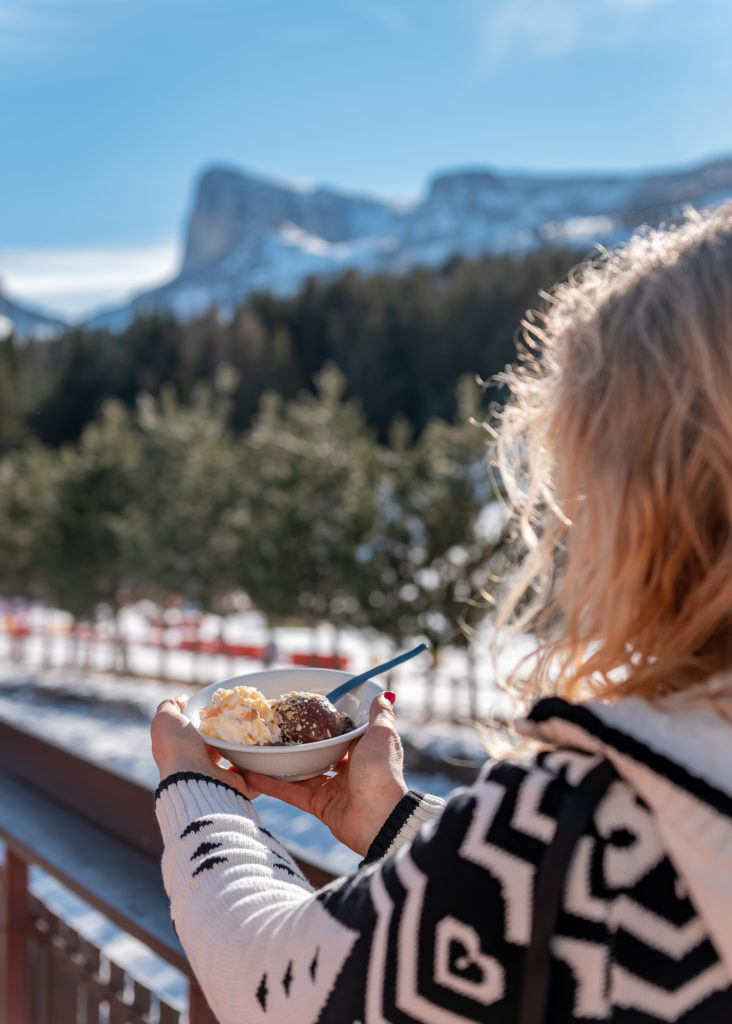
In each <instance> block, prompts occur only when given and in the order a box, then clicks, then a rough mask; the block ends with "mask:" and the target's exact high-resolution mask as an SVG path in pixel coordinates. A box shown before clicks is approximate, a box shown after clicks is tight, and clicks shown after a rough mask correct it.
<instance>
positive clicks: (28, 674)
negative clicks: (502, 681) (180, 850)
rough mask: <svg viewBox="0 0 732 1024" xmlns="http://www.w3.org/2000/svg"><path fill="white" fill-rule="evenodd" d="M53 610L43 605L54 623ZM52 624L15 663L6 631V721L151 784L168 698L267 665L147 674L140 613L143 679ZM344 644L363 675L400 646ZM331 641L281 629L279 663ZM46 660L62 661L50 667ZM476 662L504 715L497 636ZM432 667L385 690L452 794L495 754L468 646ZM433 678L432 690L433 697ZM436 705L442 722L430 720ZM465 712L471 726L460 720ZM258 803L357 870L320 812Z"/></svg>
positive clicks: (331, 862)
mask: <svg viewBox="0 0 732 1024" xmlns="http://www.w3.org/2000/svg"><path fill="white" fill-rule="evenodd" d="M49 614H50V613H48V612H47V611H45V610H44V613H43V617H44V624H45V625H48V622H49V619H48V617H49ZM53 622H54V623H55V627H56V628H55V632H54V636H53V642H52V644H51V645H50V646H48V645H44V644H42V642H41V641H40V639H39V638H38V637H35V636H30V637H29V638H28V640H27V641H26V642H25V645H24V648H23V651H22V656H23V661H22V662H21V663H19V662H17V661H11V659H10V656H11V646H10V640H9V638H8V637H7V636H6V635H5V634H2V633H0V718H2V719H5V720H6V721H8V722H10V723H12V724H14V725H16V726H18V727H20V728H22V729H26V730H27V731H29V732H31V733H34V734H36V735H39V736H41V737H43V738H44V739H46V740H50V741H51V742H53V743H56V744H58V745H59V746H62V747H64V748H66V749H69V750H72V751H73V752H74V753H76V754H77V755H78V756H80V757H83V758H86V759H89V760H92V761H95V762H97V763H100V764H103V765H104V766H105V767H107V768H109V769H111V770H113V771H116V772H118V773H119V774H122V775H125V776H127V777H130V778H132V779H134V780H135V781H137V782H139V783H141V784H142V785H145V786H149V788H150V790H151V791H152V790H153V789H154V787H155V785H156V784H157V771H156V768H155V764H154V762H153V760H152V755H151V753H150V744H149V723H150V719H151V718H152V716H153V714H154V712H155V708H156V707H157V705H158V703H159V702H160V701H161V700H162V699H163V698H164V697H166V696H172V695H175V694H178V693H181V692H192V690H194V689H195V688H196V686H197V685H200V684H201V683H208V682H210V681H213V680H216V679H227V678H230V677H231V676H232V675H236V674H245V673H248V672H254V671H258V670H259V669H261V668H263V667H264V666H263V665H262V664H261V663H258V662H254V661H244V660H243V659H239V660H236V661H233V662H232V661H231V660H229V659H224V658H222V657H220V656H215V655H211V656H208V657H200V656H199V658H198V661H197V662H196V661H195V660H194V656H193V655H192V654H190V653H189V652H185V651H170V652H168V654H167V656H166V665H165V668H166V671H167V673H168V675H169V676H171V677H173V676H175V677H177V678H176V681H167V682H163V681H160V680H157V679H154V678H150V677H149V676H146V675H145V673H146V672H147V673H151V674H156V673H157V671H158V669H159V665H160V659H159V652H158V651H156V650H155V649H153V648H150V647H145V646H143V645H142V644H141V643H140V641H141V640H142V637H143V635H144V633H143V630H144V623H143V621H142V620H141V618H140V617H139V616H136V617H135V616H130V618H129V621H128V622H127V623H126V628H127V631H128V632H129V634H130V635H131V637H132V638H133V644H132V646H131V649H130V667H131V668H132V669H133V670H134V671H135V673H139V675H135V676H113V675H110V674H109V673H108V672H107V673H105V672H104V671H101V670H102V669H104V668H107V669H108V668H109V667H111V665H112V664H113V660H114V649H113V646H112V644H111V642H107V643H102V644H99V645H96V649H95V650H94V651H93V662H92V666H93V667H91V668H87V669H85V670H83V671H82V670H80V669H72V668H68V667H64V664H63V663H64V662H65V661H68V659H69V653H70V639H69V636H68V633H67V632H66V629H67V628H68V627H67V626H64V620H63V619H62V618H59V617H58V615H55V617H54V618H53ZM205 630H208V632H209V633H210V634H211V636H212V637H213V636H217V635H223V636H225V637H226V639H227V640H229V641H230V642H239V643H248V642H252V643H260V644H261V643H262V641H263V633H262V627H261V622H258V621H257V620H256V619H255V618H253V617H252V616H247V615H244V616H238V617H235V616H232V617H230V618H228V619H226V620H217V619H214V618H213V617H210V620H208V621H206V622H204V631H205ZM338 639H339V652H340V653H342V654H343V655H345V656H346V657H347V659H348V669H349V671H353V672H359V671H362V670H364V669H366V668H368V667H369V666H373V665H374V664H376V663H378V662H380V661H382V660H385V659H386V658H388V657H390V656H391V655H392V654H393V653H394V652H393V649H392V648H391V647H390V646H389V645H388V644H386V643H385V642H384V641H381V642H378V641H367V640H365V639H364V638H363V637H362V636H360V635H359V634H357V633H342V634H340V636H339V638H338ZM332 642H333V633H332V631H331V630H328V629H327V628H323V629H321V630H318V631H309V630H307V631H306V630H298V629H291V630H284V629H283V630H279V631H278V633H277V644H278V649H279V658H280V664H283V665H284V664H287V663H288V657H289V654H290V653H291V652H293V651H303V650H304V651H310V652H312V651H315V652H318V653H331V650H332ZM44 658H45V659H46V663H49V662H50V665H51V667H42V663H43V660H44ZM476 660H477V662H478V672H477V675H478V682H479V691H478V709H479V712H480V714H481V716H487V715H489V714H498V715H501V714H505V713H506V711H507V710H508V703H507V700H506V698H505V696H504V695H503V694H502V693H501V691H499V690H498V689H497V687H496V685H495V682H494V679H493V675H492V672H491V669H490V658H489V651H488V638H486V637H484V638H481V639H480V640H479V642H478V644H477V659H476ZM427 664H428V659H427V656H423V657H421V658H417V659H415V661H413V662H409V663H408V664H406V665H404V666H400V667H399V668H398V669H396V670H394V671H393V672H392V673H390V674H389V675H388V676H385V677H384V678H383V685H384V688H385V689H386V688H389V689H392V690H394V691H395V692H396V694H397V702H396V713H397V722H398V724H399V728H400V731H401V732H402V736H403V739H404V740H405V744H407V745H411V746H412V747H413V748H414V749H415V750H418V751H420V752H422V753H425V754H427V755H428V762H429V763H431V764H432V765H433V766H434V765H435V764H437V763H439V762H440V760H442V762H443V763H444V765H445V770H444V771H431V772H429V773H425V772H421V771H420V772H417V771H410V772H408V775H407V782H408V784H409V785H410V786H411V787H412V788H414V789H419V790H422V791H424V792H431V793H435V794H437V795H440V796H447V795H449V793H450V792H452V791H453V790H454V789H455V788H457V786H458V785H459V784H460V783H459V782H458V781H457V780H456V776H455V773H454V772H452V774H451V772H450V769H451V766H452V765H455V764H459V765H463V766H466V765H467V766H475V768H476V770H477V767H478V766H479V764H480V763H481V762H482V761H483V760H484V758H485V752H484V750H483V747H482V745H481V740H480V737H479V735H478V733H477V732H476V730H475V729H474V728H473V727H472V726H471V725H470V724H468V718H469V711H470V699H469V693H468V689H467V684H466V680H467V665H466V659H465V654H464V652H463V651H461V650H457V649H454V650H448V651H446V652H445V653H444V654H442V655H441V658H440V661H439V664H438V667H437V669H436V671H435V672H434V673H433V675H432V677H431V678H430V681H429V683H428V682H427V679H428V676H427V673H426V668H427ZM181 680H182V681H181ZM192 680H196V681H197V684H196V683H193V682H192ZM428 685H429V686H431V687H433V692H432V694H431V699H430V700H429V701H427V691H426V687H427V686H428ZM428 705H429V706H430V707H431V708H432V716H433V717H432V719H431V720H430V721H425V720H424V713H425V708H426V707H427V706H428ZM455 718H457V719H459V720H461V721H459V722H455V721H454V719H455ZM420 763H422V762H420ZM256 806H257V809H258V811H259V813H260V816H261V818H262V821H263V823H264V824H265V825H266V827H267V828H269V829H270V831H272V832H273V833H275V834H276V835H278V836H280V838H281V839H282V840H283V841H284V842H285V844H286V845H287V846H288V848H289V849H290V850H291V851H292V852H293V853H294V854H295V855H296V856H302V857H303V858H305V859H307V860H309V861H311V862H314V863H316V864H319V865H322V866H323V867H325V868H326V869H327V870H329V871H331V872H333V873H334V874H347V873H348V872H350V871H353V870H354V869H355V868H356V866H357V864H358V861H359V857H358V855H357V854H355V853H353V852H352V851H350V850H348V849H347V848H346V847H344V846H342V845H341V844H340V843H338V842H337V841H336V840H335V839H334V838H333V837H332V836H331V834H330V832H329V831H328V829H327V828H325V826H324V825H322V824H321V823H320V822H318V821H317V820H316V819H315V818H313V817H311V816H310V815H307V814H305V813H303V812H300V811H298V810H296V809H295V808H292V807H289V806H287V805H285V804H282V803H280V802H278V801H276V800H273V799H271V798H269V797H264V796H262V797H259V798H257V802H256ZM31 886H32V889H33V891H34V892H35V893H36V894H37V895H38V896H39V898H41V899H43V900H44V902H46V903H47V905H49V906H50V907H51V909H52V910H53V911H54V912H55V913H58V914H59V915H60V916H62V917H64V918H65V919H66V920H68V921H69V923H70V925H71V926H72V927H73V928H75V929H77V930H78V931H79V932H80V933H81V934H83V935H85V936H86V937H87V938H89V939H90V940H91V941H92V942H94V943H95V944H97V945H98V946H99V947H100V948H101V949H102V951H103V953H104V954H105V955H107V956H108V957H110V958H111V959H113V960H114V961H115V962H117V963H119V964H121V965H122V966H124V967H125V968H127V969H128V970H130V971H131V972H132V973H133V975H134V976H135V977H138V978H139V979H140V980H141V981H142V982H143V983H144V984H146V985H148V986H150V987H151V988H152V989H153V991H155V992H156V993H158V994H159V995H160V996H161V997H163V998H166V999H167V1000H168V1001H170V1002H171V1003H173V1004H174V1005H177V1006H179V1007H183V1006H185V1003H186V999H187V984H186V979H185V978H184V976H183V975H182V974H180V972H178V971H177V970H175V969H174V968H173V967H171V966H170V965H169V964H166V963H165V962H164V961H162V960H161V959H160V958H159V957H157V956H156V955H155V954H153V953H152V952H151V951H150V950H149V949H147V947H145V946H144V945H143V944H142V943H140V942H138V941H137V940H136V939H134V938H132V937H131V936H129V935H126V934H124V933H122V932H120V930H119V929H118V928H117V927H116V926H115V925H113V924H112V923H111V922H109V921H108V920H106V919H105V918H104V917H103V916H102V915H100V914H99V913H97V912H96V911H95V910H93V909H92V908H90V907H88V906H87V905H86V904H85V903H84V902H83V901H82V900H80V899H79V898H78V897H76V896H75V895H74V894H73V893H71V892H69V891H68V890H67V889H65V888H64V887H63V886H61V885H60V884H59V883H58V882H56V881H55V879H52V878H50V877H49V876H48V875H45V874H43V872H41V871H39V870H38V869H34V870H33V871H32V873H31Z"/></svg>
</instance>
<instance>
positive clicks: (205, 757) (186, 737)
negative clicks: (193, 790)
mask: <svg viewBox="0 0 732 1024" xmlns="http://www.w3.org/2000/svg"><path fill="white" fill-rule="evenodd" d="M187 702H188V698H187V697H185V696H179V697H175V698H173V699H169V700H164V701H162V703H161V704H159V705H158V709H157V712H156V714H155V717H154V718H153V720H152V724H151V726H150V737H151V739H152V753H153V757H154V758H155V763H156V764H157V766H158V771H159V772H160V781H161V782H162V781H163V779H166V778H167V777H168V776H169V775H174V774H176V772H198V773H199V774H200V775H208V776H209V777H210V778H212V779H218V780H219V781H220V782H225V783H226V784H227V785H228V786H231V787H232V788H233V789H238V790H239V792H240V793H243V794H244V796H246V797H249V799H250V800H251V799H253V798H254V797H255V796H257V790H255V789H253V788H252V786H248V785H247V783H246V782H245V781H244V779H243V778H242V776H241V775H240V774H239V772H238V771H237V770H236V769H235V768H233V767H231V768H224V767H222V765H221V764H220V763H219V762H220V761H221V755H220V754H219V753H218V751H216V750H214V749H213V747H209V746H208V745H207V744H206V743H204V742H203V740H202V739H201V737H200V736H199V735H198V733H197V732H196V730H195V728H194V727H193V725H191V723H190V722H189V720H188V719H187V718H186V716H185V715H184V714H183V708H184V707H185V706H186V703H187Z"/></svg>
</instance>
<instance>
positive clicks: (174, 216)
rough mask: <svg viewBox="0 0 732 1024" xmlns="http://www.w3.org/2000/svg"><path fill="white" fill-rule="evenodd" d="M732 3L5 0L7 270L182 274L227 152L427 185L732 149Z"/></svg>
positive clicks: (401, 191)
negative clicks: (194, 222) (467, 169)
mask: <svg viewBox="0 0 732 1024" xmlns="http://www.w3.org/2000/svg"><path fill="white" fill-rule="evenodd" d="M730 38H732V3H730V2H729V0H696V2H690V0H307V2H305V0H0V139H2V149H3V156H2V159H0V278H2V280H3V281H4V283H5V288H6V290H7V291H8V293H10V294H12V295H14V296H17V297H20V298H22V299H24V300H26V301H29V302H34V303H36V304H38V303H40V304H43V305H45V306H46V307H48V308H51V309H54V310H58V311H60V312H62V313H65V314H66V315H69V316H78V315H80V314H81V313H83V312H84V311H85V310H88V309H91V308H93V307H95V306H98V305H100V304H103V303H105V302H110V301H115V300H117V299H119V298H121V297H122V296H124V294H125V293H126V292H128V291H129V290H130V289H132V288H134V287H137V286H140V285H142V284H146V283H150V282H153V281H155V280H159V279H162V278H164V277H165V276H167V275H169V274H170V273H171V272H172V270H173V268H174V266H175V263H176V260H177V258H178V255H179V245H180V240H181V236H182V231H183V227H184V223H185V218H186V215H187V213H188V211H189V209H190V203H191V198H192V190H193V187H194V182H195V179H196V177H197V175H198V174H199V173H200V171H201V169H202V168H203V167H206V166H209V165H211V164H213V163H226V164H229V165H234V166H239V167H242V168H247V169H249V170H253V171H256V172H260V173H262V174H265V175H272V176H275V177H279V178H285V179H297V180H306V181H314V182H318V183H326V184H332V185H335V186H338V187H340V188H343V189H344V190H348V191H357V192H366V193H373V194H377V195H381V196H386V197H392V198H401V199H409V198H416V197H418V196H419V195H420V194H422V193H423V192H424V190H425V188H426V186H427V183H428V181H429V178H430V176H431V175H432V174H434V173H435V172H436V171H438V170H444V169H449V168H456V167H463V166H476V165H482V166H493V167H497V168H500V169H523V170H536V171H547V170H549V171H559V170H581V171H607V170H636V169H646V168H656V167H658V168H664V167H671V166H688V165H690V164H694V163H696V162H699V161H701V160H703V159H706V158H709V157H714V156H719V155H725V154H730V155H732V117H731V116H730V107H731V103H730V101H731V99H732V60H730V57H729V40H730Z"/></svg>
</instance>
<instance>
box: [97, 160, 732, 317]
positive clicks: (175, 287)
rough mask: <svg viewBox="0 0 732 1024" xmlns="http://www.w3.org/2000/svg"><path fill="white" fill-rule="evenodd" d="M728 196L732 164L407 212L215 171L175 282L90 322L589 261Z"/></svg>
mask: <svg viewBox="0 0 732 1024" xmlns="http://www.w3.org/2000/svg"><path fill="white" fill-rule="evenodd" d="M730 197H732V160H718V161H715V162H712V163H708V164H705V165H703V166H701V167H696V168H692V169H685V170H679V171H669V172H664V173H661V172H657V173H648V174H617V175H564V176H558V175H538V174H502V173H497V172H495V171H492V170H487V169H481V168H478V169H473V170H463V171H457V172H451V173H445V174H440V175H438V176H436V177H435V178H434V180H433V181H432V183H431V185H430V187H429V189H428V191H427V194H426V196H425V197H424V198H423V199H421V200H420V201H418V202H416V203H415V204H413V205H412V206H411V207H397V206H395V205H394V204H391V203H388V202H386V201H381V200H378V199H374V198H369V197H364V196H354V195H347V194H345V193H342V192H338V191H336V190H334V189H329V188H313V189H303V188H299V187H295V186H292V185H288V184H282V183H279V182H275V181H269V180H267V179H264V178H261V177H257V176H254V175H251V174H248V173H245V172H241V171H237V170H233V169H231V168H212V169H210V170H208V171H207V172H205V173H204V174H203V175H202V177H201V179H200V181H199V182H198V185H197V189H196V194H195V199H194V203H193V209H192V213H191V216H190V218H189V221H188V225H187V231H186V245H185V255H184V259H183V263H182V267H181V271H180V273H179V275H178V276H177V277H176V278H174V279H173V280H172V281H170V282H168V283H167V284H165V285H163V286H162V287H160V288H156V289H154V290H152V291H147V292H144V293H141V294H140V295H138V296H137V297H136V298H134V299H133V300H132V302H131V303H130V304H129V305H126V306H124V307H120V308H119V309H117V310H111V311H108V312H106V313H102V314H100V315H99V316H97V317H95V318H94V319H93V320H92V321H90V324H91V325H93V326H109V327H112V328H113V329H119V328H121V327H124V325H125V324H126V323H128V322H129V320H130V319H131V318H132V316H133V315H134V314H135V313H136V312H152V311H153V310H170V311H173V312H175V313H176V314H177V315H178V316H180V317H182V318H184V319H186V318H190V317H194V316H196V315H198V314H201V313H204V312H206V311H207V310H209V309H211V308H212V307H215V308H217V309H218V310H219V312H220V313H222V314H224V315H227V316H228V315H231V313H232V312H233V311H234V309H235V308H236V307H237V305H238V304H239V303H240V302H241V301H242V300H243V299H245V298H246V297H247V296H248V295H250V294H251V293H252V292H254V291H258V290H264V291H268V292H272V293H274V294H277V295H288V294H292V293H293V292H295V291H296V290H297V289H298V288H299V287H300V286H301V285H302V283H303V282H304V280H305V279H306V278H307V277H309V276H316V277H321V276H325V275H332V274H334V273H336V272H338V271H342V270H345V269H347V268H354V269H357V270H361V271H365V272H373V271H377V270H381V271H386V272H390V273H398V272H400V271H403V270H405V269H408V268H409V267H413V266H416V265H426V266H436V265H439V264H441V263H442V262H444V260H446V259H447V258H448V257H449V256H451V255H453V254H465V255H470V256H476V255H480V254H482V253H490V252H506V251H513V252H522V251H526V250H527V249H530V248H532V247H535V246H540V245H553V246H571V247H573V248H576V249H578V250H580V251H587V250H590V249H591V248H592V247H593V246H594V245H596V244H598V243H601V244H604V245H614V244H617V243H618V242H621V241H623V240H624V239H626V238H627V237H628V236H629V235H630V234H631V233H632V231H633V230H634V229H635V228H636V227H638V226H639V225H641V224H645V223H650V224H657V223H660V222H662V221H668V220H670V219H673V218H674V217H675V216H678V214H679V211H680V210H681V209H682V208H683V207H684V206H685V205H687V204H691V205H694V206H697V207H705V206H710V205H714V204H716V203H719V202H721V201H723V200H725V199H728V198H730Z"/></svg>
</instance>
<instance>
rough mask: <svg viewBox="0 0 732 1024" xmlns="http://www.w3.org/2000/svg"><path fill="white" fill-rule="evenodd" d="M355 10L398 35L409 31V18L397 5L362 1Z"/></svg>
mask: <svg viewBox="0 0 732 1024" xmlns="http://www.w3.org/2000/svg"><path fill="white" fill-rule="evenodd" d="M354 9H355V10H356V11H359V12H360V13H361V14H364V15H366V17H367V18H370V19H371V20H372V21H376V22H378V23H379V24H380V25H382V26H383V27H384V28H386V29H388V30H389V31H390V32H393V33H394V34H396V35H405V34H406V32H407V31H408V29H409V22H408V20H407V18H405V16H404V13H403V11H401V10H399V8H398V7H397V6H396V5H395V4H389V3H381V2H379V0H361V2H359V3H357V4H355V6H354Z"/></svg>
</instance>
